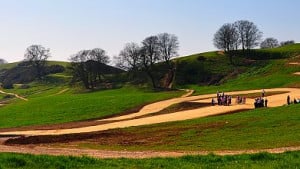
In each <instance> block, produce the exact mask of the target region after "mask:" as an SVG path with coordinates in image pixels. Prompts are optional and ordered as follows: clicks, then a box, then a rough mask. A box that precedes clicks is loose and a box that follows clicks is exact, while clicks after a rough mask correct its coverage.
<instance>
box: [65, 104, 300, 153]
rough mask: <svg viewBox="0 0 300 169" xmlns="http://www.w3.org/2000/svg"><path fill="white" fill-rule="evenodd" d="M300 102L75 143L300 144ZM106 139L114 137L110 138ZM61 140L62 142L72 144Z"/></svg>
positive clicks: (156, 146) (179, 146)
mask: <svg viewBox="0 0 300 169" xmlns="http://www.w3.org/2000/svg"><path fill="white" fill-rule="evenodd" d="M299 108H300V105H291V106H283V107H278V108H268V109H266V108H263V109H256V110H251V111H247V112H241V113H235V114H230V115H222V116H213V117H206V118H199V119H193V120H186V121H178V122H170V123H162V124H155V125H147V126H140V127H130V128H125V129H115V130H111V131H109V133H111V135H105V134H103V137H101V139H95V140H84V141H82V142H75V143H72V146H73V145H76V146H78V147H80V148H92V149H110V150H111V149H112V150H134V151H136V150H156V151H163V150H166V151H167V150H171V151H174V150H181V151H197V150H198V151H205V150H207V151H214V150H245V149H268V148H277V147H290V146H300V132H297V131H300V115H299V111H298V110H299ZM105 140H111V141H110V142H107V141H105ZM69 145H70V143H68V144H67V145H63V144H61V145H60V146H69Z"/></svg>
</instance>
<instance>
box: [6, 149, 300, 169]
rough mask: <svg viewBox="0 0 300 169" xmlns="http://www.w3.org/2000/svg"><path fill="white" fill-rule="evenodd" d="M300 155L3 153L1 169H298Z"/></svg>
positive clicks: (292, 153) (288, 153) (296, 153)
mask: <svg viewBox="0 0 300 169" xmlns="http://www.w3.org/2000/svg"><path fill="white" fill-rule="evenodd" d="M299 158H300V152H299V151H296V152H286V153H282V154H268V153H259V154H252V155H236V156H216V155H207V156H184V157H180V158H151V159H126V158H121V159H101V160H99V159H93V158H88V157H63V156H59V157H55V156H45V155H42V156H41V155H39V156H33V155H21V154H12V153H2V154H0V168H1V169H16V168H22V169H41V168H49V169H50V168H58V169H73V168H81V169H96V168H97V169H98V168H105V169H106V168H107V169H110V168H111V169H112V168H113V169H115V168H126V169H135V168H140V169H153V168H166V169H167V168H170V169H171V168H176V169H177V168H187V169H193V168H195V169H198V168H208V169H210V168H211V169H215V168H224V169H235V168H236V169H240V168H261V169H269V168H293V169H296V168H299V166H300V160H299Z"/></svg>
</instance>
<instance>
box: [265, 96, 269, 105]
mask: <svg viewBox="0 0 300 169" xmlns="http://www.w3.org/2000/svg"><path fill="white" fill-rule="evenodd" d="M265 107H268V99H267V98H266V99H265Z"/></svg>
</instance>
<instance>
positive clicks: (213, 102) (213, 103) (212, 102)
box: [211, 98, 215, 106]
mask: <svg viewBox="0 0 300 169" xmlns="http://www.w3.org/2000/svg"><path fill="white" fill-rule="evenodd" d="M211 105H212V106H214V105H215V99H214V98H212V99H211Z"/></svg>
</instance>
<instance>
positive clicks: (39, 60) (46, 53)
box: [24, 45, 51, 79]
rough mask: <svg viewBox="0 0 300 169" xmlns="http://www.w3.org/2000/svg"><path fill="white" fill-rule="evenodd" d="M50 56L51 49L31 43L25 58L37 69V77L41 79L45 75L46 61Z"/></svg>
mask: <svg viewBox="0 0 300 169" xmlns="http://www.w3.org/2000/svg"><path fill="white" fill-rule="evenodd" d="M50 56H51V55H50V49H46V48H45V47H43V46H41V45H31V46H29V47H28V48H27V49H26V51H25V55H24V58H25V61H27V62H29V63H30V64H31V65H32V66H33V67H34V68H35V69H36V71H37V77H38V78H39V79H41V77H42V76H43V75H44V70H45V66H46V61H47V59H48V58H49V57H50Z"/></svg>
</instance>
